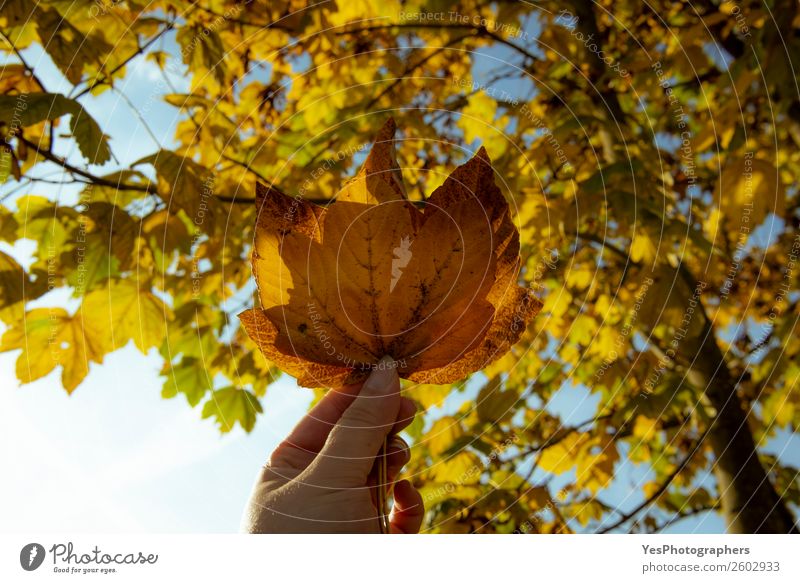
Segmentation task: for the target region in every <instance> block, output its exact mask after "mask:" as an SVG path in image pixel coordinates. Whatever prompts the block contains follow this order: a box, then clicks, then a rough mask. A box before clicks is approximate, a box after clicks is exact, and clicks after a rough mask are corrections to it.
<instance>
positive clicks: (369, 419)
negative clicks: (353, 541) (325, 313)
mask: <svg viewBox="0 0 800 583" xmlns="http://www.w3.org/2000/svg"><path fill="white" fill-rule="evenodd" d="M415 412H416V407H415V405H414V403H413V401H411V400H410V399H406V398H404V397H401V396H400V379H399V378H398V376H397V369H396V367H395V364H394V362H393V361H392V360H391V359H389V358H384V359H383V360H381V361H380V363H379V365H378V368H377V369H376V370H374V371H373V372H372V374H371V375H370V376H369V378H368V379H367V380H366V381H365V382H364V383H363V386H362V385H350V386H347V387H344V388H343V389H340V390H337V391H330V392H328V394H326V395H325V396H324V397H323V398H322V400H321V401H320V402H319V403H318V404H317V405H316V406H315V407H314V408H313V409H312V410H311V411H309V412H308V414H307V415H306V416H305V417H304V418H303V419H302V420H301V421H300V423H298V424H297V426H296V427H295V428H294V429H293V430H292V431H291V433H290V434H289V436H288V437H287V438H286V439H285V440H284V441H283V442H282V443H281V444H280V445H278V447H277V448H276V449H275V451H274V452H272V456H271V457H270V459H269V462H268V463H267V465H266V466H265V467H264V468H263V470H262V471H261V474H260V475H259V478H258V482H257V483H256V485H255V488H254V490H253V493H252V494H251V496H250V500H249V501H248V504H247V508H246V510H245V515H244V519H243V525H242V526H243V528H244V530H245V531H247V532H251V533H266V532H272V533H298V532H305V533H377V532H380V530H379V522H378V520H379V519H378V509H377V503H376V500H377V496H376V493H377V489H376V484H377V475H378V471H377V468H378V466H377V464H378V462H379V460H377V459H376V456H377V455H378V453H379V450H380V448H381V446H382V445H383V441H384V438H385V437H386V436H387V435H388V436H389V446H388V449H387V470H388V471H387V473H388V478H389V483H392V482H394V480H395V479H396V477H397V474H398V473H399V472H400V469H401V468H402V467H403V466H404V465H405V464H406V463H408V461H409V459H410V453H409V451H408V446H407V445H406V443H405V442H404V441H403V440H402V439H401V438H400V437H398V436H397V435H396V434H397V433H398V432H399V431H400V430H402V429H403V428H404V427H407V426H408V425H409V424H410V423H411V421H412V420H413V419H414V413H415ZM423 512H424V508H423V505H422V497H421V496H420V494H419V492H417V490H416V489H415V488H414V487H413V486H412V485H411V483H410V482H408V481H407V480H402V481H400V482H397V483H396V484H394V507H393V509H392V511H391V514H390V515H389V524H390V531H391V532H392V533H417V532H419V527H420V525H421V524H422V516H423Z"/></svg>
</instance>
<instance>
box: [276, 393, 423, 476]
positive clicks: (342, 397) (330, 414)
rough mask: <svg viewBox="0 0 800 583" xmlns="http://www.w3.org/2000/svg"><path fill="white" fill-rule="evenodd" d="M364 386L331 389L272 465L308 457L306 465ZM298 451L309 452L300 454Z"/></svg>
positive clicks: (278, 451)
mask: <svg viewBox="0 0 800 583" xmlns="http://www.w3.org/2000/svg"><path fill="white" fill-rule="evenodd" d="M360 389H361V385H348V386H346V387H343V388H341V389H338V390H336V391H328V393H326V394H325V396H324V397H322V399H321V400H320V402H319V403H317V404H316V405H315V406H314V407H313V408H312V409H311V410H310V411H309V412H308V413H306V415H305V417H303V418H302V419H301V420H300V422H299V423H298V424H297V425H295V427H294V429H292V431H291V432H290V433H289V435H288V436H287V437H286V439H284V440H283V441H282V442H281V443H280V444H279V445H278V447H276V448H275V451H273V452H272V455H271V456H270V465H277V466H282V465H287V464H288V465H290V466H294V465H295V462H297V461H298V459H304V460H305V465H308V464H309V463H310V462H311V460H313V459H314V455H316V454H317V453H318V452H319V450H320V449H322V446H323V445H325V440H326V439H328V434H330V432H331V429H333V426H334V425H336V422H337V421H339V418H340V417H341V416H342V413H344V412H345V410H346V409H347V408H348V407H349V406H350V404H351V403H352V402H353V400H354V399H355V398H356V395H357V394H358V392H359V390H360ZM412 419H413V417H412ZM298 451H299V452H301V453H305V454H308V455H306V456H303V455H300V456H298V455H297V453H298ZM298 469H305V467H303V468H298Z"/></svg>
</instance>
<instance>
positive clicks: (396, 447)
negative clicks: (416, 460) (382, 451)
mask: <svg viewBox="0 0 800 583" xmlns="http://www.w3.org/2000/svg"><path fill="white" fill-rule="evenodd" d="M409 461H411V452H410V451H409V450H408V444H407V443H406V442H405V441H404V440H403V438H402V437H398V436H394V437H393V438H392V440H391V441H390V442H389V447H388V448H387V450H386V473H387V474H388V481H389V482H390V483H391V482H394V481H395V479H396V478H397V474H399V473H400V470H402V469H403V466H404V465H406V464H407V463H408V462H409Z"/></svg>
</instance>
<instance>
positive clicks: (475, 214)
mask: <svg viewBox="0 0 800 583" xmlns="http://www.w3.org/2000/svg"><path fill="white" fill-rule="evenodd" d="M394 131H395V125H394V121H393V120H389V121H388V122H387V123H386V125H385V126H384V127H383V129H381V131H380V133H379V135H378V137H377V139H376V141H375V144H374V145H373V148H372V151H371V152H370V154H369V156H368V157H367V159H366V161H365V162H364V165H363V167H362V169H361V171H360V172H359V173H358V175H357V176H356V177H355V178H354V179H353V180H351V181H350V182H349V183H348V184H347V185H345V187H344V189H343V190H342V192H341V194H340V195H339V197H338V199H337V201H336V202H335V203H334V204H332V205H331V206H330V207H328V208H326V209H323V208H321V207H317V206H315V205H312V204H310V203H308V202H306V201H304V200H302V199H300V198H292V197H290V196H287V195H285V194H283V193H281V192H279V191H278V190H276V189H274V188H268V187H264V186H261V185H259V186H258V187H257V189H256V204H257V205H258V209H259V215H258V219H257V225H256V237H255V244H254V248H253V271H254V273H255V276H256V281H257V283H258V290H259V297H260V300H261V307H260V308H254V309H252V310H247V311H246V312H244V313H242V314H241V315H240V316H239V317H240V319H241V322H242V324H243V326H244V327H245V330H246V331H247V333H248V334H249V335H250V337H251V338H252V339H253V340H254V341H255V342H256V344H257V345H258V346H259V348H260V349H261V351H262V352H263V353H264V355H265V356H266V357H267V358H268V359H269V360H271V361H273V362H274V363H275V364H277V365H278V366H279V367H280V368H282V369H283V370H284V371H286V372H288V373H289V374H291V375H293V376H295V377H297V379H298V382H299V383H300V384H301V385H302V386H308V387H317V386H327V387H338V386H341V385H343V384H347V383H352V382H357V381H359V380H362V379H363V378H364V377H365V376H366V375H367V374H368V372H369V371H370V370H372V368H374V367H375V366H376V365H377V363H378V362H379V361H380V359H381V357H383V356H384V355H389V356H391V357H392V358H393V359H394V360H395V361H396V363H397V367H398V369H399V370H398V372H399V374H400V376H402V377H404V378H408V379H411V380H414V381H416V382H420V383H441V384H444V383H451V382H454V381H456V380H458V379H460V378H463V377H464V376H466V375H468V374H470V373H472V372H475V371H476V370H479V369H481V368H483V367H485V366H487V365H488V364H490V363H491V362H493V361H495V360H497V359H498V358H500V357H501V356H503V355H504V354H505V353H506V352H507V351H508V349H509V348H510V347H511V345H512V344H513V343H514V342H516V341H517V340H518V339H519V337H520V336H521V334H522V333H523V332H524V331H525V328H526V326H527V324H528V322H529V321H530V319H531V318H532V317H533V316H534V315H535V314H536V313H537V312H538V311H539V309H540V308H541V302H540V301H539V300H538V299H536V298H535V297H534V296H533V294H532V292H531V291H530V290H528V289H526V288H523V287H520V286H518V285H517V283H516V278H517V274H518V272H519V265H520V261H519V233H518V231H517V229H516V227H515V226H514V224H513V222H512V221H511V217H510V215H509V209H508V203H507V202H506V200H505V198H504V197H503V195H502V193H501V192H500V189H499V188H498V187H497V186H496V185H495V182H494V171H493V169H492V166H491V162H490V161H489V157H488V155H487V154H486V151H485V150H484V149H483V148H481V150H480V151H479V152H478V153H477V155H476V156H475V157H474V158H472V160H470V161H469V162H467V163H466V164H464V165H463V166H461V167H459V168H458V169H456V170H455V172H453V174H451V175H450V177H448V179H447V180H446V181H445V182H444V184H443V185H442V186H440V187H439V188H437V189H436V190H435V191H434V192H433V194H432V195H431V196H430V198H429V199H428V200H427V201H426V205H425V208H424V210H419V209H417V208H416V207H415V206H414V205H413V204H411V203H410V202H409V201H408V200H407V199H406V194H405V188H404V186H403V179H402V174H401V171H400V168H399V166H398V164H397V161H396V159H395V150H394Z"/></svg>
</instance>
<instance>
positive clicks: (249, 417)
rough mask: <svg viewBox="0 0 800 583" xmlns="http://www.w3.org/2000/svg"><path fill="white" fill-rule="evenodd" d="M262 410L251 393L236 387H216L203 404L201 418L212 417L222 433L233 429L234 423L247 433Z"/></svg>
mask: <svg viewBox="0 0 800 583" xmlns="http://www.w3.org/2000/svg"><path fill="white" fill-rule="evenodd" d="M262 412H263V409H262V408H261V403H259V402H258V399H257V398H256V396H255V395H254V394H253V393H251V392H250V391H247V390H245V389H238V388H236V387H225V388H222V389H217V390H216V391H214V392H213V393H212V394H211V399H209V400H208V401H206V404H205V405H203V419H207V418H209V417H213V418H214V420H215V421H216V422H217V424H218V425H219V429H220V431H221V432H222V433H227V432H228V431H230V430H231V429H233V427H234V425H235V424H236V423H238V424H239V425H241V427H242V429H244V430H245V431H247V432H248V433H249V432H250V431H252V429H253V426H254V425H255V424H256V415H257V414H258V413H262Z"/></svg>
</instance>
